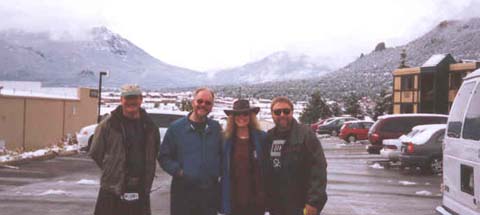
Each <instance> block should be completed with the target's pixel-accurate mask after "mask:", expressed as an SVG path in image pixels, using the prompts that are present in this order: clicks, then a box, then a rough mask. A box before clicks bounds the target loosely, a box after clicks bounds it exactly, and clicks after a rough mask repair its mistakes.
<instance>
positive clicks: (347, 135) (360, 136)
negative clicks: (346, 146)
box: [338, 120, 373, 143]
mask: <svg viewBox="0 0 480 215" xmlns="http://www.w3.org/2000/svg"><path fill="white" fill-rule="evenodd" d="M372 125H373V122H372V121H364V120H359V121H347V122H344V123H343V126H342V127H341V128H340V133H339V135H338V137H340V139H343V140H345V141H346V142H348V143H354V142H356V141H357V140H366V139H368V131H369V130H370V127H372Z"/></svg>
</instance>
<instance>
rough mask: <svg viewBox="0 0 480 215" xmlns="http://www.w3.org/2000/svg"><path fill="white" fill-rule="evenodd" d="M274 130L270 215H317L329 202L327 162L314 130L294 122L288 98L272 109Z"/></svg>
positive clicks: (269, 147) (268, 177)
mask: <svg viewBox="0 0 480 215" xmlns="http://www.w3.org/2000/svg"><path fill="white" fill-rule="evenodd" d="M270 110H271V113H272V118H273V121H274V122H275V127H274V128H272V129H270V130H269V131H268V133H267V144H266V149H265V150H264V152H265V160H266V161H267V162H266V170H265V172H266V174H265V182H266V183H265V184H266V185H265V188H266V189H265V190H266V194H267V207H268V210H269V212H270V214H271V215H303V214H306V215H318V214H320V212H321V211H322V209H323V207H324V206H325V203H326V202H327V193H326V186H327V162H326V159H325V155H324V153H323V149H322V145H321V144H320V142H319V140H318V139H317V137H316V135H315V134H314V133H313V132H312V130H311V129H310V128H309V127H308V126H306V125H302V124H299V123H298V122H297V121H296V120H295V119H294V118H293V104H292V102H291V101H290V100H289V99H288V98H287V97H277V98H275V99H273V101H272V104H271V106H270Z"/></svg>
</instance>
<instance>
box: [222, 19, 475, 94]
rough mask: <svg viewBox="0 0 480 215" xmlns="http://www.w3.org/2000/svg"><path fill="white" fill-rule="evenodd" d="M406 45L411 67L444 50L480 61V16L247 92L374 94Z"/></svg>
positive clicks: (388, 79)
mask: <svg viewBox="0 0 480 215" xmlns="http://www.w3.org/2000/svg"><path fill="white" fill-rule="evenodd" d="M403 49H405V50H406V54H407V58H406V64H407V65H408V66H410V67H417V66H421V65H422V64H423V63H425V61H427V60H428V59H429V58H430V57H431V56H432V55H434V54H444V53H450V54H451V55H452V56H453V57H454V58H455V59H456V60H457V61H460V60H477V61H480V18H471V19H467V20H455V21H443V22H441V23H439V24H438V25H437V26H436V27H435V28H433V29H432V30H431V31H429V32H427V33H426V34H424V35H423V36H421V37H419V38H417V39H415V40H413V41H411V42H409V43H407V44H405V45H401V46H397V47H389V46H388V44H386V46H385V47H384V46H383V45H382V44H381V43H379V45H377V47H372V50H373V51H372V52H370V53H368V54H360V53H359V57H358V58H357V59H356V60H355V61H353V62H351V63H350V64H348V65H347V66H345V67H343V68H341V69H338V70H335V71H333V72H329V73H327V74H325V75H324V76H322V77H320V78H314V77H312V78H309V79H305V80H294V81H285V82H281V83H264V84H255V85H251V86H248V87H245V88H244V89H243V93H245V94H248V95H256V96H260V97H264V98H269V97H272V96H276V95H278V91H283V95H288V96H290V97H292V98H296V99H301V100H305V99H308V96H309V95H310V94H311V93H313V92H314V91H315V90H320V91H321V92H322V95H323V96H325V97H328V98H331V99H339V98H341V97H342V96H346V95H348V94H349V93H350V92H356V93H359V94H361V95H370V96H372V95H375V94H377V93H379V92H380V91H381V90H382V89H391V87H392V80H393V77H392V71H393V70H394V69H396V68H397V67H398V66H399V65H400V53H401V52H402V50H403ZM224 90H225V91H227V92H230V91H228V89H224ZM231 92H233V93H232V94H228V93H227V94H226V95H234V93H235V91H231Z"/></svg>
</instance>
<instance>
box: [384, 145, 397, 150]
mask: <svg viewBox="0 0 480 215" xmlns="http://www.w3.org/2000/svg"><path fill="white" fill-rule="evenodd" d="M385 148H387V149H395V150H396V149H397V146H395V145H385Z"/></svg>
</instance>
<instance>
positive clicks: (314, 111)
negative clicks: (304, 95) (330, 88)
mask: <svg viewBox="0 0 480 215" xmlns="http://www.w3.org/2000/svg"><path fill="white" fill-rule="evenodd" d="M331 115H332V112H331V110H330V108H329V107H328V105H327V104H326V103H325V101H324V100H323V99H322V96H321V93H320V91H315V93H313V94H312V95H311V97H310V100H309V101H308V104H307V107H305V109H303V112H302V114H301V115H300V122H302V123H306V124H311V123H314V122H317V121H318V119H319V118H322V119H323V118H327V117H330V116H331Z"/></svg>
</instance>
